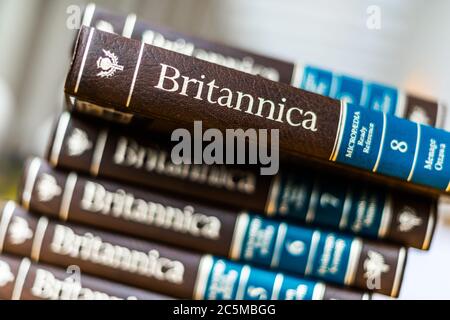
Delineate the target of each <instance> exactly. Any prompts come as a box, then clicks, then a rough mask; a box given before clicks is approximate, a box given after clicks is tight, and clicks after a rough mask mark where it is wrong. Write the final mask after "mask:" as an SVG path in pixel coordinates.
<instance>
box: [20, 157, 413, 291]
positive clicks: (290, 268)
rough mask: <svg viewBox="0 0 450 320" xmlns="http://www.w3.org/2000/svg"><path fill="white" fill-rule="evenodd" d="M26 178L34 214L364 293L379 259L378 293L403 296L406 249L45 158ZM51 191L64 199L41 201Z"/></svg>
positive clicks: (26, 201)
mask: <svg viewBox="0 0 450 320" xmlns="http://www.w3.org/2000/svg"><path fill="white" fill-rule="evenodd" d="M26 172H27V174H26V176H25V179H24V181H25V185H26V186H27V187H29V188H26V189H23V191H22V193H21V194H22V204H23V206H24V207H25V208H26V209H28V210H31V211H35V212H40V213H43V214H45V215H49V216H52V217H56V218H58V217H59V218H60V219H63V220H69V221H70V220H71V221H75V222H80V223H83V224H89V225H94V226H96V227H100V228H102V227H103V228H108V229H110V230H114V231H118V232H122V233H128V234H130V235H132V236H138V237H141V238H147V239H150V240H157V241H161V242H165V243H168V244H170V245H175V246H182V247H184V248H186V249H195V250H197V251H200V252H204V253H211V254H215V255H219V256H223V257H227V258H231V259H233V260H236V261H240V262H248V263H252V264H255V265H260V266H263V267H267V268H273V269H277V270H281V271H286V272H289V273H292V274H298V275H300V276H305V275H306V276H311V277H314V278H316V279H320V280H324V281H327V282H332V283H336V284H339V285H347V286H354V287H357V288H359V289H362V290H369V289H373V288H372V287H371V284H372V282H373V281H375V279H369V278H368V277H367V273H368V272H369V270H368V266H370V263H368V262H365V263H363V264H360V263H359V262H360V261H366V260H367V261H369V260H371V259H372V258H371V257H370V255H377V256H378V258H379V259H381V260H382V261H383V262H384V263H385V265H386V266H387V269H389V270H390V272H386V273H380V274H378V277H379V278H378V279H376V280H377V281H379V282H380V286H379V288H377V289H376V291H377V292H380V293H383V294H388V295H394V296H395V295H397V293H398V291H399V287H400V282H399V280H397V279H401V277H402V272H403V266H404V261H405V249H403V248H399V247H396V246H391V245H384V244H375V243H372V242H368V241H362V240H361V239H359V238H356V237H352V236H347V235H343V234H339V233H333V232H326V231H319V230H315V229H311V228H306V227H300V226H295V225H292V224H287V223H283V222H279V221H275V220H270V219H267V218H263V217H259V216H256V215H253V214H248V213H237V212H233V211H227V210H221V209H218V208H214V207H211V206H209V207H208V206H205V205H200V204H198V203H195V202H193V201H183V200H180V199H179V198H175V197H173V198H171V197H170V196H162V195H158V194H157V193H153V192H147V191H140V190H138V189H134V188H131V187H127V186H124V185H118V184H114V183H110V182H106V181H101V180H96V179H86V178H83V177H79V176H77V175H76V174H75V173H70V174H69V175H66V174H63V173H58V172H56V171H54V170H52V169H50V168H49V166H48V165H46V164H43V163H42V162H41V161H40V160H39V159H37V158H35V159H34V160H32V161H31V162H30V165H29V167H28V169H27V170H26ZM50 181H51V183H50ZM67 186H69V187H67ZM45 188H48V189H58V190H61V192H58V193H57V194H53V195H52V197H46V198H42V197H39V195H40V194H41V193H42V192H43V190H44V189H45ZM369 252H371V254H369ZM386 271H387V270H386Z"/></svg>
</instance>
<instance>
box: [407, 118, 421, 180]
mask: <svg viewBox="0 0 450 320" xmlns="http://www.w3.org/2000/svg"><path fill="white" fill-rule="evenodd" d="M420 135H421V131H420V124H419V123H417V140H416V150H415V151H414V160H413V163H412V167H411V171H410V172H409V176H408V180H407V181H411V179H412V178H413V176H414V170H415V169H416V164H417V157H418V156H419V150H420Z"/></svg>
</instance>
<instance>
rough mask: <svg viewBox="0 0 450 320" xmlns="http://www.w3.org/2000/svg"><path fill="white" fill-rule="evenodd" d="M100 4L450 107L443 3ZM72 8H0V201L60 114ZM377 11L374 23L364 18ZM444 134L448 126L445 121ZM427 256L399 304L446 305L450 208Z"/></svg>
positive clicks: (448, 33)
mask: <svg viewBox="0 0 450 320" xmlns="http://www.w3.org/2000/svg"><path fill="white" fill-rule="evenodd" d="M95 2H96V3H97V4H98V5H99V6H102V7H105V8H109V9H113V10H115V11H117V12H121V13H124V14H126V13H130V12H136V13H138V17H139V18H143V19H148V20H149V21H151V22H153V23H158V24H160V25H163V26H168V27H171V28H172V29H175V30H179V31H182V32H185V33H189V34H193V35H196V36H201V37H204V38H207V39H211V40H215V41H218V42H222V43H226V44H230V45H234V46H237V47H241V48H244V49H249V50H251V51H255V52H260V53H262V54H265V55H269V56H273V57H277V58H281V59H285V60H288V61H296V62H297V61H298V62H303V63H311V64H313V65H317V66H321V67H324V68H328V69H332V70H335V71H338V72H343V73H348V74H350V75H354V76H358V77H363V78H366V79H369V80H374V81H378V82H382V83H386V84H390V85H394V86H397V87H400V88H403V89H406V90H407V91H409V92H411V93H415V94H418V95H421V96H423V97H431V98H436V99H439V100H443V101H447V102H448V101H450V59H449V57H450V41H449V39H450V1H447V0H434V1H425V0H395V1H392V0H391V1H388V0H378V1H376V0H372V1H366V0H341V1H333V0H314V1H312V0H310V1H306V0H305V1H302V0H165V1H157V0H120V1H119V0H103V1H95ZM73 5H77V6H80V8H82V7H83V6H84V5H85V2H84V1H76V0H31V1H30V0H0V170H1V171H0V194H1V196H2V197H14V192H15V191H14V190H15V186H16V184H17V182H18V175H19V174H20V169H21V165H22V161H23V159H25V158H26V157H27V156H29V155H31V154H33V155H43V153H44V150H45V147H46V143H47V141H46V140H47V138H48V135H49V131H50V127H51V125H52V121H53V119H54V118H55V117H56V114H57V113H58V112H59V111H60V110H61V109H62V105H61V102H62V89H63V81H64V76H65V73H66V71H67V69H68V65H69V60H70V47H71V44H72V42H73V39H74V37H75V34H76V32H75V31H74V30H70V29H69V28H68V27H67V24H66V21H67V19H68V17H69V13H68V8H69V7H70V6H73ZM373 6H376V7H375V8H377V9H379V17H380V20H379V22H380V23H379V25H378V26H375V27H373V25H370V23H369V19H370V17H371V14H373V8H374V7H373ZM72 8H73V7H72ZM446 128H450V122H449V121H447V123H446ZM446 201H447V200H445V199H443V200H442V203H441V206H440V222H439V225H438V229H437V233H436V236H435V238H434V240H433V243H432V247H431V251H429V252H419V251H414V250H410V256H409V261H408V266H407V271H406V275H405V282H404V286H403V289H402V292H401V298H404V299H427V298H429V299H450V275H449V272H448V269H449V267H450V214H449V212H450V206H448V205H447V204H445V202H446Z"/></svg>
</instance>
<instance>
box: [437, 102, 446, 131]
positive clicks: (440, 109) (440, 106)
mask: <svg viewBox="0 0 450 320" xmlns="http://www.w3.org/2000/svg"><path fill="white" fill-rule="evenodd" d="M436 106H437V114H436V128H442V127H443V126H444V125H445V121H444V120H445V118H446V117H445V116H446V109H447V108H446V106H445V103H444V102H443V101H438V102H437V104H436Z"/></svg>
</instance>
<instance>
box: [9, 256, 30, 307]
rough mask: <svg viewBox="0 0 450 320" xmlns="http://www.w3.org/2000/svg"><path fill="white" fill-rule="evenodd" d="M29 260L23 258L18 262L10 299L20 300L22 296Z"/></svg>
mask: <svg viewBox="0 0 450 320" xmlns="http://www.w3.org/2000/svg"><path fill="white" fill-rule="evenodd" d="M30 266H31V262H30V260H29V259H27V258H24V259H22V262H21V263H20V266H19V269H18V271H17V277H16V282H15V283H14V289H13V293H12V296H11V300H20V297H21V296H22V291H23V286H24V284H25V280H26V278H27V275H28V271H29V270H30Z"/></svg>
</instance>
